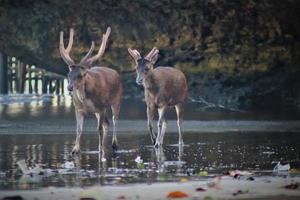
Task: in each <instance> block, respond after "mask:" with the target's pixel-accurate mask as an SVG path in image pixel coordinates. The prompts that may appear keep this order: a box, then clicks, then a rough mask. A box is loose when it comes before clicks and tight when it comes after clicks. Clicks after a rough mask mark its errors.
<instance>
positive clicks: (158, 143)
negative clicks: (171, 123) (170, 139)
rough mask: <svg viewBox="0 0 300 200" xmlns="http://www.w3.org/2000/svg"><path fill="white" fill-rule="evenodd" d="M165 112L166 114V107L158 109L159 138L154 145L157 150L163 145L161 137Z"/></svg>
mask: <svg viewBox="0 0 300 200" xmlns="http://www.w3.org/2000/svg"><path fill="white" fill-rule="evenodd" d="M165 112H166V107H161V108H158V122H157V137H156V142H155V145H154V146H155V147H156V148H158V147H160V146H161V145H162V144H161V136H162V125H163V120H164V115H165Z"/></svg>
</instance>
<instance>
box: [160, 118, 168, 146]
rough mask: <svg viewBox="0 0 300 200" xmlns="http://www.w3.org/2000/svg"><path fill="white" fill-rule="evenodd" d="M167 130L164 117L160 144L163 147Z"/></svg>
mask: <svg viewBox="0 0 300 200" xmlns="http://www.w3.org/2000/svg"><path fill="white" fill-rule="evenodd" d="M166 129H167V120H166V118H165V116H164V117H163V119H162V127H161V133H160V143H161V145H163V143H164V137H165V133H166Z"/></svg>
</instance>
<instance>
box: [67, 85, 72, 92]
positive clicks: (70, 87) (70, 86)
mask: <svg viewBox="0 0 300 200" xmlns="http://www.w3.org/2000/svg"><path fill="white" fill-rule="evenodd" d="M67 89H68V90H69V92H72V91H73V85H71V84H69V85H68V87H67Z"/></svg>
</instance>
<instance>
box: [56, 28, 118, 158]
mask: <svg viewBox="0 0 300 200" xmlns="http://www.w3.org/2000/svg"><path fill="white" fill-rule="evenodd" d="M110 32H111V28H110V27H108V28H107V30H106V33H105V34H103V36H102V43H101V46H100V48H99V50H98V52H97V54H96V55H94V56H92V53H93V51H94V48H95V44H94V41H92V44H91V47H90V49H89V51H88V52H87V54H86V55H85V56H84V57H83V58H82V59H81V61H80V62H79V63H75V62H74V60H73V59H72V58H71V57H70V51H71V49H72V45H73V37H74V29H70V34H69V42H68V46H67V48H65V46H64V33H63V31H61V32H60V44H59V51H60V55H61V58H62V59H63V60H64V62H65V63H66V64H67V65H68V68H69V73H68V86H67V89H68V90H69V92H70V93H71V95H72V101H73V104H74V107H75V115H76V123H77V129H76V140H75V145H74V147H73V149H72V154H77V153H79V152H80V137H81V134H82V130H83V123H84V118H85V117H86V116H87V115H90V114H92V115H95V117H96V119H97V124H98V125H97V129H98V131H99V153H101V152H104V149H103V146H104V144H105V141H106V136H107V134H108V126H109V122H108V119H107V117H106V110H107V109H108V108H111V110H112V122H113V137H112V148H113V149H114V150H116V149H117V146H118V141H117V135H116V134H117V123H118V117H119V112H120V104H121V96H122V84H121V80H120V76H119V74H118V72H117V71H115V70H113V69H111V68H108V67H103V66H95V65H94V63H95V62H96V61H97V60H99V59H100V58H102V56H103V54H104V51H105V48H106V43H107V40H108V37H109V35H110ZM99 155H100V154H99Z"/></svg>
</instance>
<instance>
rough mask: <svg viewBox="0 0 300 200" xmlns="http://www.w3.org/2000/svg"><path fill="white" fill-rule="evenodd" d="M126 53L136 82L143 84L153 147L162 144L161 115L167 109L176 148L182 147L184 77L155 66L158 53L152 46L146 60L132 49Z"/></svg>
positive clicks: (169, 68)
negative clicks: (171, 110) (174, 124)
mask: <svg viewBox="0 0 300 200" xmlns="http://www.w3.org/2000/svg"><path fill="white" fill-rule="evenodd" d="M128 52H129V54H130V55H131V57H132V58H133V59H134V61H135V63H136V73H137V77H136V83H137V84H138V85H143V87H144V93H145V100H146V104H147V118H148V128H149V131H150V136H151V140H152V143H153V144H154V145H155V147H160V146H161V145H162V144H163V140H164V135H165V132H166V125H167V121H166V118H165V113H166V110H167V108H168V107H174V106H175V109H176V113H177V126H178V132H179V145H182V144H183V139H182V132H181V125H182V121H183V104H184V102H185V100H186V98H187V95H188V87H187V82H186V78H185V75H184V74H183V73H182V72H181V71H180V70H178V69H175V68H172V67H161V66H160V67H156V68H154V64H155V63H156V61H157V59H158V53H159V50H158V49H157V48H156V47H154V48H153V49H152V50H151V51H150V52H149V53H148V55H147V56H146V57H142V56H141V55H140V53H139V52H138V51H137V50H136V49H134V50H132V49H130V48H128ZM155 109H157V110H158V115H159V117H158V122H157V129H158V131H157V136H156V135H155V133H154V130H153V120H154V111H155Z"/></svg>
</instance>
